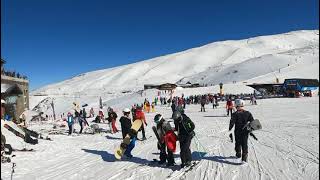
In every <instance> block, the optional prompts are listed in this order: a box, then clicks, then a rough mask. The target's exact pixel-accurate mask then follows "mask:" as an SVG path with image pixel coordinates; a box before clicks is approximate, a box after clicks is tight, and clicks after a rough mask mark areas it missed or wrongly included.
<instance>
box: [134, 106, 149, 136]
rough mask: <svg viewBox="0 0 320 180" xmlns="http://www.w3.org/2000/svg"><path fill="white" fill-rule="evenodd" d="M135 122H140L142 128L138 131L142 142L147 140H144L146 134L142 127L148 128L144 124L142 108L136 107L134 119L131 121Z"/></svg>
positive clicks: (144, 118)
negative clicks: (140, 132) (140, 133)
mask: <svg viewBox="0 0 320 180" xmlns="http://www.w3.org/2000/svg"><path fill="white" fill-rule="evenodd" d="M135 120H141V121H142V126H141V128H140V130H141V131H142V140H146V139H147V138H146V133H145V130H144V125H146V126H148V124H147V122H146V117H145V115H144V113H143V111H142V106H137V109H136V113H135V119H134V120H133V121H135ZM140 130H139V131H140Z"/></svg>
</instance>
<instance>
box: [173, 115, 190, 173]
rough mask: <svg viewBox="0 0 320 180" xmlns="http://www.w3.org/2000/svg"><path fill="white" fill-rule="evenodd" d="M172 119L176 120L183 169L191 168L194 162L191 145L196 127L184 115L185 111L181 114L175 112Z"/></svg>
mask: <svg viewBox="0 0 320 180" xmlns="http://www.w3.org/2000/svg"><path fill="white" fill-rule="evenodd" d="M172 118H173V120H174V125H175V130H176V131H178V140H179V141H180V158H181V168H183V167H185V166H190V165H191V161H192V156H191V150H190V145H191V140H192V138H193V137H194V135H195V133H194V131H193V130H194V128H195V125H194V123H193V122H192V121H191V119H190V118H189V117H188V116H187V115H185V114H184V111H183V109H182V110H181V112H180V111H175V112H174V113H173V115H172Z"/></svg>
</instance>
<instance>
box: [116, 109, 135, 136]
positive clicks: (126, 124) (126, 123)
mask: <svg viewBox="0 0 320 180" xmlns="http://www.w3.org/2000/svg"><path fill="white" fill-rule="evenodd" d="M129 115H130V109H128V108H124V109H123V116H121V118H120V120H119V121H120V123H121V132H122V138H123V139H124V138H125V137H126V135H127V134H129V132H130V129H131V126H132V123H131V119H130V117H129Z"/></svg>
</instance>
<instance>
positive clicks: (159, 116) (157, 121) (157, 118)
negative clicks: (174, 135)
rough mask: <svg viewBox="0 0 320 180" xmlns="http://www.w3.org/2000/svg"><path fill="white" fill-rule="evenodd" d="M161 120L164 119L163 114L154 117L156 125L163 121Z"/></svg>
mask: <svg viewBox="0 0 320 180" xmlns="http://www.w3.org/2000/svg"><path fill="white" fill-rule="evenodd" d="M161 119H162V115H161V114H157V115H155V116H154V119H153V120H154V122H155V123H156V124H158V123H159V122H160V121H161Z"/></svg>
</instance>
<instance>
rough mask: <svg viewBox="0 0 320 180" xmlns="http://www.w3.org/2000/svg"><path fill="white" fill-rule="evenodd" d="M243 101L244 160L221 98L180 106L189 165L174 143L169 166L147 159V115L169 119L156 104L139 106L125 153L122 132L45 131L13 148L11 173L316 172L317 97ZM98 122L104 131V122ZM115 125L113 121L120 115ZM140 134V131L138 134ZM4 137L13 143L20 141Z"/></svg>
mask: <svg viewBox="0 0 320 180" xmlns="http://www.w3.org/2000/svg"><path fill="white" fill-rule="evenodd" d="M246 104H248V105H247V106H246V107H245V108H246V109H247V110H249V111H251V112H252V114H253V116H254V118H256V119H259V120H260V121H261V123H262V126H263V128H262V130H258V131H256V132H255V135H256V136H257V138H258V141H255V140H254V139H252V138H249V143H248V144H249V157H248V164H247V165H239V163H238V161H237V159H235V158H234V156H235V152H234V143H231V142H230V140H229V138H228V124H229V119H230V118H229V117H226V116H225V115H226V112H225V108H224V107H223V106H224V105H225V104H224V103H222V102H221V103H220V106H219V108H217V109H212V106H211V104H209V105H206V108H207V110H206V112H199V111H200V105H189V106H187V108H186V114H187V115H188V116H189V117H190V118H191V119H192V120H193V121H194V123H195V125H196V129H195V132H196V137H195V138H194V139H193V140H192V145H191V150H192V156H193V160H196V161H200V162H199V164H197V165H196V166H195V167H194V168H193V169H192V170H191V171H188V172H185V170H183V169H182V170H180V168H179V165H180V157H179V146H178V148H177V152H176V153H175V161H176V163H177V165H176V166H174V167H171V168H167V167H165V166H158V165H157V164H153V163H152V161H153V159H154V158H157V159H158V158H159V150H158V149H157V140H156V137H155V135H154V134H153V132H152V129H151V127H152V126H153V125H154V123H153V117H154V116H155V114H156V113H161V114H163V115H164V117H165V118H166V119H167V120H170V119H169V118H170V116H171V109H170V107H167V106H157V107H156V111H157V112H155V113H146V118H147V123H148V126H147V127H146V136H147V138H148V139H147V140H146V141H137V144H136V147H135V148H134V150H133V152H132V154H133V156H134V157H133V158H132V159H125V160H121V161H118V160H115V158H114V155H113V153H114V151H115V149H116V148H117V147H118V146H119V145H120V142H121V133H116V134H110V133H101V134H95V135H89V134H88V135H79V136H77V135H75V136H67V135H51V138H52V139H53V141H46V140H41V139H40V140H39V141H40V142H39V144H37V145H29V144H27V145H26V147H27V148H33V149H35V152H15V153H14V154H16V157H14V158H13V162H15V163H16V164H17V166H16V167H15V172H14V174H13V179H15V180H19V179H21V180H28V179H30V180H31V179H41V180H46V179H74V180H79V179H101V180H102V179H103V180H105V179H116V180H119V179H149V180H153V179H154V180H159V179H187V180H188V179H189V180H193V179H208V180H211V179H239V180H242V179H318V178H319V149H318V148H319V98H318V97H312V98H295V99H293V98H292V99H289V98H279V99H263V100H258V105H249V102H246ZM119 115H120V114H119ZM99 125H100V126H101V127H103V128H104V129H107V130H109V126H108V125H107V124H99ZM117 126H118V128H119V127H120V124H119V122H117ZM30 128H31V129H35V130H40V129H50V128H52V125H49V124H43V125H37V124H34V125H32V126H31V127H30ZM66 129H67V128H65V130H66ZM76 129H77V130H79V126H76ZM141 136H142V135H141V133H139V134H138V137H139V138H141ZM8 141H9V140H8ZM8 143H11V144H12V145H13V146H16V145H19V144H21V143H23V142H17V141H14V142H13V141H12V142H10V141H9V142H8ZM11 167H12V164H11V163H6V164H1V178H2V179H10V176H11Z"/></svg>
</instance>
